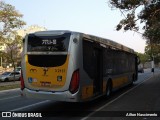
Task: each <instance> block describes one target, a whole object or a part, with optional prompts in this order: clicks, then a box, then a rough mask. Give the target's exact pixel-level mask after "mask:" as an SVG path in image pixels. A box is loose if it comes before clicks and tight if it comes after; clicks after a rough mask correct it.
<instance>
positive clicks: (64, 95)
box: [22, 88, 78, 102]
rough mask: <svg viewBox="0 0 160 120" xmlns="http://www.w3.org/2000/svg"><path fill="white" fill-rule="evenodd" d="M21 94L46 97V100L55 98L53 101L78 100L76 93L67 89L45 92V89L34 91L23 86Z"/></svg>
mask: <svg viewBox="0 0 160 120" xmlns="http://www.w3.org/2000/svg"><path fill="white" fill-rule="evenodd" d="M22 94H23V96H26V97H28V98H37V99H46V100H55V101H66V102H78V99H77V95H78V92H77V93H75V94H71V93H70V92H69V91H64V92H49V91H47V92H45V91H35V90H30V89H27V88H25V89H24V90H23V91H22Z"/></svg>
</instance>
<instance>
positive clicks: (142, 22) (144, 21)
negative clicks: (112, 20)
mask: <svg viewBox="0 0 160 120" xmlns="http://www.w3.org/2000/svg"><path fill="white" fill-rule="evenodd" d="M110 5H111V7H112V8H118V9H119V10H120V11H121V13H122V15H123V16H124V19H122V20H121V21H120V22H119V24H118V25H117V30H120V29H122V28H123V29H124V30H125V31H127V30H133V31H137V32H138V31H139V30H141V29H140V28H142V30H144V33H143V36H144V37H145V38H147V40H148V43H150V42H152V43H156V44H158V43H160V0H110ZM138 8H141V9H142V10H141V11H140V12H139V13H137V11H136V10H137V9H138ZM141 26H142V27H141Z"/></svg>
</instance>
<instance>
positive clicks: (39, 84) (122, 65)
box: [21, 30, 138, 102]
mask: <svg viewBox="0 0 160 120" xmlns="http://www.w3.org/2000/svg"><path fill="white" fill-rule="evenodd" d="M21 64H22V65H21V66H22V72H21V73H22V76H21V90H22V94H23V95H24V96H26V97H29V98H40V99H49V100H56V101H67V102H84V101H90V100H93V99H95V98H98V97H100V96H104V95H106V96H110V94H111V92H113V91H115V90H117V89H119V88H122V87H124V86H127V85H132V84H133V82H134V81H136V80H137V71H138V58H137V55H136V54H135V52H134V50H133V49H130V48H128V47H126V46H124V45H121V44H119V43H117V42H114V41H112V40H109V39H104V38H101V37H97V36H93V35H88V34H84V33H80V32H74V31H65V30H58V31H40V32H35V33H30V34H28V35H26V36H25V38H24V39H23V51H22V61H21Z"/></svg>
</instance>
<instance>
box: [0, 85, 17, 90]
mask: <svg viewBox="0 0 160 120" xmlns="http://www.w3.org/2000/svg"><path fill="white" fill-rule="evenodd" d="M15 88H20V84H14V85H5V86H0V91H1V90H9V89H15Z"/></svg>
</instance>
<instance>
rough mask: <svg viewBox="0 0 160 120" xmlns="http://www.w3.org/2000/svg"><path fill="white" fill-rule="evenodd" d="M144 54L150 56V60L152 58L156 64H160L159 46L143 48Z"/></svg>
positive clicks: (153, 45)
mask: <svg viewBox="0 0 160 120" xmlns="http://www.w3.org/2000/svg"><path fill="white" fill-rule="evenodd" d="M145 53H146V54H147V55H149V56H150V59H151V57H152V56H153V57H154V61H155V63H156V64H158V63H159V62H160V45H157V44H152V45H147V46H146V47H145Z"/></svg>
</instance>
